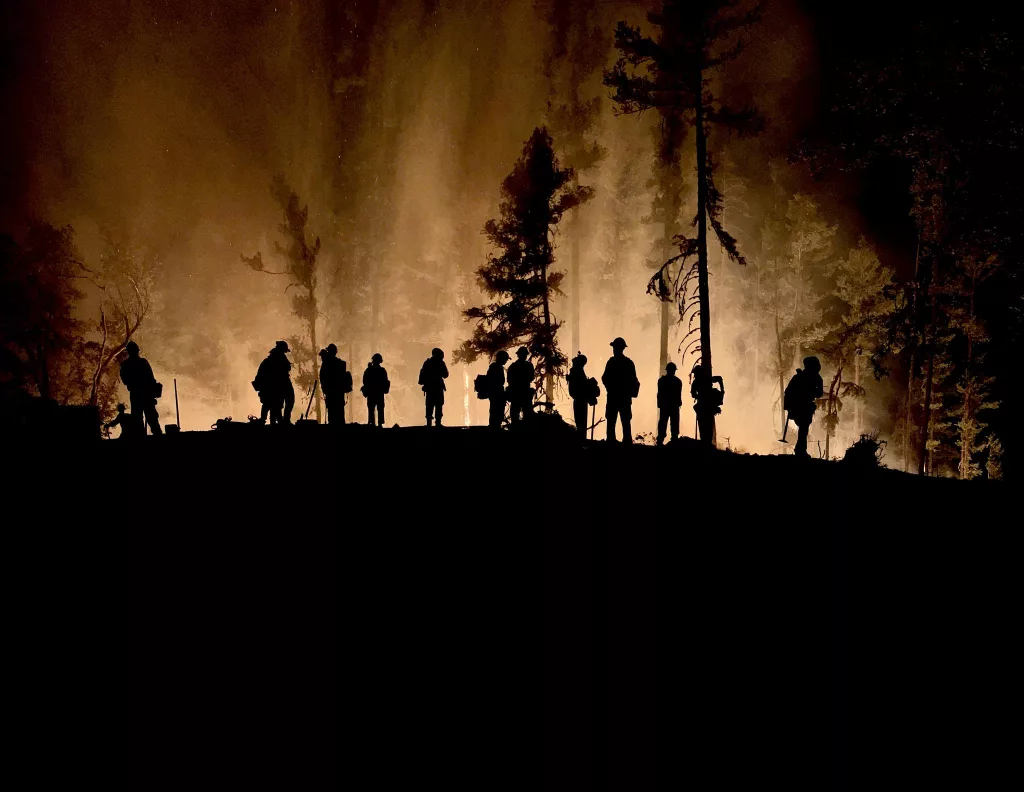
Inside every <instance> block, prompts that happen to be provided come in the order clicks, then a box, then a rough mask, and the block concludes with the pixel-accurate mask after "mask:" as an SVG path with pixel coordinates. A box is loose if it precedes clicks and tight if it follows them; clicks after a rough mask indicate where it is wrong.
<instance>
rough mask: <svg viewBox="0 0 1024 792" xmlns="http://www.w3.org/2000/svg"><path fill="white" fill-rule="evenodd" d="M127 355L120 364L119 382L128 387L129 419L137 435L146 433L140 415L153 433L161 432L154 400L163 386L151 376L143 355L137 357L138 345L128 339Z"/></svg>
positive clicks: (151, 373)
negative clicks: (133, 422) (130, 408)
mask: <svg viewBox="0 0 1024 792" xmlns="http://www.w3.org/2000/svg"><path fill="white" fill-rule="evenodd" d="M125 351H126V352H127V353H128V357H127V358H126V359H125V361H124V362H123V363H122V364H121V382H123V383H124V386H125V387H126V388H127V389H128V395H129V397H130V401H131V405H132V412H131V420H133V421H135V432H136V433H137V434H139V435H144V434H145V433H146V427H145V426H143V424H142V417H143V416H145V417H146V423H148V424H149V428H150V429H151V430H152V432H153V434H155V435H158V434H163V430H162V429H161V428H160V416H159V415H158V414H157V411H156V400H157V399H158V398H160V394H161V393H162V391H163V386H162V385H161V384H160V383H159V382H157V381H156V377H154V376H153V367H152V366H150V365H149V361H148V360H146V359H145V358H144V357H139V345H138V344H136V343H135V342H134V341H129V342H128V343H127V344H126V345H125Z"/></svg>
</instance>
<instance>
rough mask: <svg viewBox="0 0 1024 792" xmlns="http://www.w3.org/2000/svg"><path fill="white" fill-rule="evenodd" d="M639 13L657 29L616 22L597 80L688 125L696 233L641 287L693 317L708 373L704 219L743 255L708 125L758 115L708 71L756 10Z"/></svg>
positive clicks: (671, 2) (724, 1)
mask: <svg viewBox="0 0 1024 792" xmlns="http://www.w3.org/2000/svg"><path fill="white" fill-rule="evenodd" d="M647 19H648V22H650V24H651V25H652V26H654V27H655V28H657V29H658V31H659V32H658V34H657V36H656V37H650V36H645V35H643V34H642V33H641V31H640V29H639V28H638V27H632V26H630V25H628V24H627V23H625V22H619V24H618V26H617V27H616V30H615V46H616V48H617V49H618V50H619V59H618V61H617V62H616V64H615V66H614V67H613V68H612V69H611V70H610V71H609V72H607V73H606V74H605V84H606V85H608V86H609V87H611V88H613V89H614V90H615V94H614V97H613V98H614V100H615V102H616V103H617V104H618V106H619V112H621V113H626V114H635V113H642V112H644V111H645V110H651V109H657V110H658V111H659V112H660V113H662V115H663V117H665V116H666V114H667V116H668V117H669V118H670V119H672V120H673V122H675V121H682V122H683V123H685V124H687V125H690V126H692V127H693V129H694V143H695V147H696V155H697V156H696V159H697V168H696V173H697V214H696V217H695V218H694V225H695V226H696V229H697V231H696V235H695V236H693V237H688V236H682V235H681V236H680V237H678V239H677V241H678V244H679V255H678V256H673V257H672V258H670V259H669V260H668V261H667V262H665V264H664V265H663V266H662V268H661V269H660V270H659V271H658V273H657V274H656V275H655V276H654V278H652V279H651V282H650V284H649V289H650V290H651V291H652V292H654V293H655V294H657V295H658V296H659V297H660V298H661V299H663V300H669V301H675V302H676V303H677V305H678V308H679V313H680V318H681V319H685V317H686V316H687V315H688V314H689V315H691V316H692V317H693V318H696V319H698V320H699V322H700V325H699V337H698V339H697V342H696V344H695V346H696V347H697V349H698V350H699V351H700V361H701V365H702V367H703V370H704V374H705V375H706V376H707V377H708V378H710V377H711V376H712V375H713V368H712V355H711V307H710V304H709V296H708V244H707V226H708V225H710V226H711V228H712V230H713V232H714V233H715V235H716V236H717V237H718V240H719V242H720V243H721V245H722V248H723V249H724V250H725V252H726V255H727V256H728V257H729V258H730V259H731V260H733V261H736V262H738V263H741V264H742V263H745V260H744V258H743V256H742V255H741V254H740V252H739V250H738V249H737V246H736V240H735V238H734V237H733V236H732V235H731V234H730V233H729V232H728V231H726V230H725V228H724V227H723V226H722V223H721V212H722V194H721V193H720V192H719V190H718V188H717V186H716V185H715V180H714V175H715V161H714V158H713V157H712V155H711V152H710V151H709V148H708V137H709V135H710V134H711V132H712V130H713V129H715V128H718V129H723V130H731V131H736V132H738V133H741V134H749V133H754V132H756V131H758V130H759V128H760V122H759V119H758V117H757V115H756V114H755V112H754V111H753V110H752V109H744V110H740V111H735V110H732V109H730V108H729V107H727V106H725V105H724V104H723V103H722V102H721V101H720V99H718V98H717V97H716V96H715V94H714V92H713V91H712V88H711V82H710V80H709V77H710V75H711V73H712V72H713V71H714V70H715V69H716V68H718V67H719V66H721V65H722V64H724V63H726V62H728V61H730V60H732V59H733V58H735V57H736V56H737V55H738V54H739V52H740V48H741V46H740V42H738V41H737V40H736V33H737V32H739V31H741V30H743V29H745V28H747V27H749V26H750V25H752V24H753V23H754V22H755V21H756V19H757V13H756V11H749V10H743V9H741V8H739V4H738V3H737V2H735V0H696V2H691V1H687V0H664V2H663V3H662V5H661V9H660V10H659V11H654V12H651V13H649V14H648V15H647ZM673 140H674V138H673V139H670V140H669V144H670V145H675V144H674V143H673ZM688 262H692V263H691V264H690V266H686V265H687V263H688ZM673 267H674V269H673ZM694 281H696V288H694V287H693V282H694ZM709 381H710V379H709ZM708 425H709V426H710V427H711V429H710V432H707V433H706V434H708V436H702V437H701V441H702V442H704V443H706V444H711V443H713V441H714V417H713V416H711V417H710V420H709V421H708Z"/></svg>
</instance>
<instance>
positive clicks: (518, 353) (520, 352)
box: [516, 346, 530, 358]
mask: <svg viewBox="0 0 1024 792" xmlns="http://www.w3.org/2000/svg"><path fill="white" fill-rule="evenodd" d="M529 354H530V350H529V349H527V348H526V347H524V346H521V347H519V349H517V350H516V357H521V358H524V357H526V356H527V355H529Z"/></svg>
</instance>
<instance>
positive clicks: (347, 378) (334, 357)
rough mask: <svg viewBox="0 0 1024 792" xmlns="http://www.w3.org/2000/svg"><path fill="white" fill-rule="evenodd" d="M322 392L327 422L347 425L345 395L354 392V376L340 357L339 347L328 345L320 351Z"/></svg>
mask: <svg viewBox="0 0 1024 792" xmlns="http://www.w3.org/2000/svg"><path fill="white" fill-rule="evenodd" d="M320 390H322V391H323V394H324V404H325V405H326V407H327V422H328V423H332V424H338V425H339V426H344V425H345V394H347V393H351V392H352V374H351V373H350V372H349V370H348V365H347V364H346V363H345V361H344V360H342V359H341V358H339V357H338V347H337V346H335V345H334V344H328V345H327V348H326V349H321V350H320Z"/></svg>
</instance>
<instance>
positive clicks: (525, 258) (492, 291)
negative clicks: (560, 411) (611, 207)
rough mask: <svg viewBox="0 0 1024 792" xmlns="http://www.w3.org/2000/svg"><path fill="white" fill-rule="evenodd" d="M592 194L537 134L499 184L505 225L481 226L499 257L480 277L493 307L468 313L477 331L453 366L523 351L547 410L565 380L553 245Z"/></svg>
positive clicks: (495, 221) (558, 281) (494, 256)
mask: <svg viewBox="0 0 1024 792" xmlns="http://www.w3.org/2000/svg"><path fill="white" fill-rule="evenodd" d="M593 194H594V191H593V189H591V188H590V187H581V186H578V185H575V184H574V173H573V170H572V168H562V167H561V166H560V165H559V162H558V159H557V158H556V157H555V153H554V149H553V148H552V142H551V136H550V135H549V134H548V133H547V130H546V129H544V128H543V127H540V128H537V129H535V130H534V131H533V134H532V135H531V136H530V139H529V140H528V141H527V142H526V145H525V146H524V148H523V155H522V156H521V157H520V158H519V159H518V160H517V161H516V164H515V166H514V167H513V168H512V172H511V173H510V174H509V175H508V176H507V177H505V180H504V181H503V182H502V185H501V204H500V211H501V216H500V218H498V219H493V220H488V221H487V224H486V225H485V226H484V233H485V234H486V235H487V238H488V240H489V241H490V242H491V244H492V245H493V246H494V247H495V248H496V249H497V251H496V252H495V253H491V254H490V255H489V256H488V259H487V264H486V265H484V266H483V267H481V268H480V269H479V270H477V276H478V281H479V284H480V287H481V288H482V289H483V291H484V293H485V294H486V295H488V296H489V297H491V298H493V299H494V301H493V302H490V303H488V304H486V305H483V306H477V307H473V308H469V309H468V310H466V311H465V312H464V316H465V317H466V319H467V320H475V321H476V328H475V329H474V331H473V337H472V338H471V339H469V340H468V341H466V342H464V343H463V345H462V346H461V347H460V348H459V350H458V351H457V352H456V354H455V362H457V363H460V362H466V363H472V362H473V361H474V360H476V359H477V358H478V357H480V356H481V355H485V356H491V355H495V354H497V353H498V352H499V351H501V350H503V349H508V348H510V347H513V346H517V345H520V344H522V345H525V346H526V347H527V348H528V349H529V350H530V353H531V355H533V356H534V357H535V358H537V363H536V367H535V368H536V377H537V383H538V386H540V385H543V388H544V392H545V396H546V401H547V404H548V409H549V410H550V409H551V406H552V404H553V402H554V378H555V377H559V376H562V375H563V373H564V369H565V364H566V362H567V360H566V357H565V354H564V353H563V352H562V350H561V349H560V348H559V346H558V339H557V333H558V328H559V327H560V322H558V320H557V319H556V318H555V317H554V316H553V315H552V313H551V305H550V303H551V296H552V295H553V294H555V293H557V292H559V286H560V285H561V283H562V279H563V278H564V276H565V273H564V272H561V271H558V270H555V269H554V245H553V243H552V239H551V237H552V235H553V234H554V232H555V229H556V228H557V226H558V222H559V221H560V220H561V219H562V216H563V215H564V214H565V213H566V212H567V211H569V210H570V209H572V208H574V207H576V206H579V205H580V204H582V203H584V202H585V201H588V200H590V198H591V197H592V196H593Z"/></svg>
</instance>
